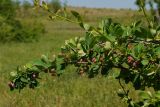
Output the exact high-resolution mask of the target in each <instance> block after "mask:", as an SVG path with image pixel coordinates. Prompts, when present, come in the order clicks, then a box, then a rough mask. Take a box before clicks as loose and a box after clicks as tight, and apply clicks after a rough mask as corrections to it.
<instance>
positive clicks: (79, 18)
mask: <svg viewBox="0 0 160 107" xmlns="http://www.w3.org/2000/svg"><path fill="white" fill-rule="evenodd" d="M71 13H72V15H73V16H74V17H75V18H77V20H78V21H79V22H82V18H81V16H80V14H79V13H78V12H76V11H73V10H72V11H71Z"/></svg>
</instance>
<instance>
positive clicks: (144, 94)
mask: <svg viewBox="0 0 160 107" xmlns="http://www.w3.org/2000/svg"><path fill="white" fill-rule="evenodd" d="M139 96H140V98H142V99H143V100H148V99H150V98H151V95H150V93H149V92H145V91H142V92H140V93H139Z"/></svg>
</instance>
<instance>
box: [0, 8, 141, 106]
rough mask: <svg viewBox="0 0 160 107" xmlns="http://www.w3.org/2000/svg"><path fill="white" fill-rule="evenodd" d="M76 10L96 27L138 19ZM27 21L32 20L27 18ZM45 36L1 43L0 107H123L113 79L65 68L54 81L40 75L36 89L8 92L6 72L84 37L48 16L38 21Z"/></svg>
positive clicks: (120, 13) (130, 13) (119, 12)
mask: <svg viewBox="0 0 160 107" xmlns="http://www.w3.org/2000/svg"><path fill="white" fill-rule="evenodd" d="M71 9H74V10H78V11H79V12H80V13H81V14H82V16H83V17H84V18H85V20H86V21H87V22H89V23H91V24H96V23H97V22H98V21H100V20H101V19H104V18H107V17H112V18H113V19H114V20H115V21H117V22H122V23H124V24H129V23H131V22H132V21H133V20H134V19H138V18H139V17H141V14H138V15H136V14H137V13H136V12H135V11H131V10H113V9H87V8H84V9H82V8H73V7H72V8H71ZM28 20H31V19H30V18H28ZM38 20H40V21H41V22H42V23H44V25H45V27H46V31H47V33H46V34H45V35H43V36H42V37H41V38H40V40H39V42H34V43H6V44H0V74H1V75H0V81H1V83H0V107H125V106H126V105H125V103H123V102H121V100H120V99H119V97H117V95H116V90H118V89H119V87H120V86H119V84H118V83H117V81H115V80H114V79H113V77H112V76H110V77H108V78H106V77H96V78H94V79H88V78H86V77H79V76H78V75H77V74H76V73H74V68H73V67H68V69H67V70H66V73H65V74H64V75H63V76H61V77H59V78H57V77H51V76H50V75H48V74H41V75H42V79H41V80H40V81H41V84H40V85H39V87H38V88H36V89H35V90H32V89H24V90H23V91H22V92H21V93H18V91H15V92H11V91H10V90H9V88H8V86H7V83H8V79H9V72H11V71H12V70H14V69H16V66H18V65H23V64H25V63H27V62H29V61H31V60H34V59H38V58H39V57H40V56H41V55H42V54H49V55H52V54H57V53H58V52H59V51H60V47H61V45H63V43H64V41H65V40H66V39H69V38H72V37H75V36H83V35H84V34H85V33H84V32H83V31H82V30H81V29H80V27H79V26H78V25H75V24H71V23H66V22H51V21H49V20H48V19H47V17H43V19H42V18H39V19H38Z"/></svg>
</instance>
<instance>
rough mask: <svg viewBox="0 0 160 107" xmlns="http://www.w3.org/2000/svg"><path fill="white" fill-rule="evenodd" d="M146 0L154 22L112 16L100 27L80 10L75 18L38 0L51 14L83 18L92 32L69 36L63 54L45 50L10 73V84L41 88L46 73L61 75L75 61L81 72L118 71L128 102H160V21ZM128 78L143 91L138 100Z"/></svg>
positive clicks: (149, 106)
mask: <svg viewBox="0 0 160 107" xmlns="http://www.w3.org/2000/svg"><path fill="white" fill-rule="evenodd" d="M141 3H142V4H140V6H141V9H142V11H143V13H144V15H145V17H146V19H147V23H148V26H144V25H143V24H142V22H141V21H135V22H134V23H132V24H131V25H128V26H125V25H122V24H120V23H115V22H113V21H112V20H111V19H106V20H103V21H102V22H101V23H100V24H99V26H98V27H93V26H90V25H88V24H86V23H84V22H83V20H82V18H81V16H80V15H79V13H77V12H75V11H71V13H72V14H73V16H74V17H75V18H76V20H73V19H69V18H67V17H63V16H61V15H62V13H61V14H58V12H57V13H56V14H55V13H52V12H51V10H50V9H49V8H48V6H47V4H46V3H45V2H43V3H42V5H39V2H38V0H35V5H36V6H37V7H41V8H43V9H44V10H46V11H48V12H49V13H50V16H49V17H50V18H51V19H54V20H55V19H61V20H66V21H69V22H74V23H77V24H79V25H80V27H82V28H83V29H84V30H85V31H86V35H85V36H84V37H76V38H74V39H70V40H66V41H65V43H64V45H63V46H62V47H61V52H60V54H59V55H58V56H57V57H56V56H54V57H52V58H49V57H48V56H45V55H43V56H42V57H41V58H40V59H39V60H36V61H32V62H30V63H28V64H26V65H24V66H19V67H17V70H16V71H14V72H11V73H10V82H9V84H8V85H9V87H10V89H11V90H14V89H18V90H19V91H20V90H22V89H23V88H25V87H26V86H29V87H30V88H35V87H37V86H38V84H39V81H38V79H39V78H40V75H39V74H40V73H41V72H48V73H51V74H52V76H60V75H61V74H63V72H64V71H65V68H66V67H67V66H69V65H72V66H75V67H76V68H77V70H76V72H77V73H78V74H79V75H87V76H88V77H89V78H94V77H95V76H97V75H102V76H105V77H106V76H108V74H109V73H110V72H116V73H117V74H118V75H117V77H116V78H115V79H116V80H117V81H118V82H119V85H120V86H121V89H119V90H118V91H117V95H118V96H119V97H120V98H122V99H123V101H125V102H126V103H127V104H128V107H159V106H160V26H159V25H157V22H155V20H152V19H150V18H149V17H148V16H147V14H146V10H145V7H144V5H143V1H141ZM114 69H117V70H114ZM122 81H123V83H124V84H125V85H124V84H123V83H122ZM128 83H130V84H132V87H133V89H135V91H137V92H140V94H139V99H137V100H134V99H133V98H132V97H131V96H130V93H131V90H128V89H127V88H126V87H125V86H127V84H128ZM106 85H107V84H106ZM147 88H152V89H153V90H152V91H150V90H149V89H147ZM135 96H137V95H135ZM106 103H107V102H106Z"/></svg>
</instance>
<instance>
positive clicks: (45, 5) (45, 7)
mask: <svg viewBox="0 0 160 107" xmlns="http://www.w3.org/2000/svg"><path fill="white" fill-rule="evenodd" d="M42 7H43V8H44V9H45V10H49V8H48V6H47V3H46V2H45V1H42Z"/></svg>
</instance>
